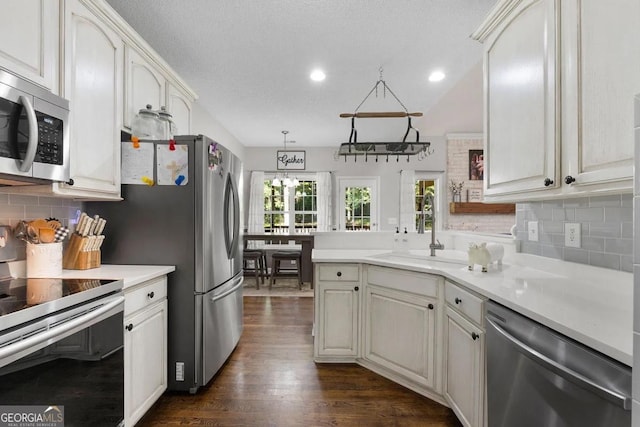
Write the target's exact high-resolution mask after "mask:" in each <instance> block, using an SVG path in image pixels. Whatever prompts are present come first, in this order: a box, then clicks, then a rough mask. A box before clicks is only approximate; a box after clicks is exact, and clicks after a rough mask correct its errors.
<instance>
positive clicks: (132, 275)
mask: <svg viewBox="0 0 640 427" xmlns="http://www.w3.org/2000/svg"><path fill="white" fill-rule="evenodd" d="M9 266H10V270H11V275H12V276H13V277H25V276H26V275H25V272H26V269H25V262H24V261H15V262H11V263H9ZM175 269H176V267H175V266H173V265H102V266H100V267H98V268H91V269H88V270H62V275H61V276H60V277H61V278H63V279H105V280H108V279H118V280H120V279H122V281H123V289H127V288H129V287H131V286H135V285H137V284H139V283H142V282H145V281H147V280H150V279H153V278H155V277H158V276H164V275H165V274H168V273H171V272H172V271H175Z"/></svg>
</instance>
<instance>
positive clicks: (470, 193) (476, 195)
mask: <svg viewBox="0 0 640 427" xmlns="http://www.w3.org/2000/svg"><path fill="white" fill-rule="evenodd" d="M467 202H471V203H478V202H482V190H481V189H479V188H473V189H469V190H467Z"/></svg>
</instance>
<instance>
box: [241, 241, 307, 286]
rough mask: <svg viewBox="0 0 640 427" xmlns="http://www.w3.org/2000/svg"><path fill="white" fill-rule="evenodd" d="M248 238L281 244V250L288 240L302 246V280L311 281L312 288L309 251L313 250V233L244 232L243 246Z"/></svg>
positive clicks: (284, 248)
mask: <svg viewBox="0 0 640 427" xmlns="http://www.w3.org/2000/svg"><path fill="white" fill-rule="evenodd" d="M250 240H261V241H264V242H267V243H272V244H281V245H282V247H283V248H282V250H287V247H286V246H287V245H288V244H289V242H290V241H294V242H295V244H296V245H301V247H302V281H303V282H309V283H311V289H313V284H314V283H313V264H312V263H311V251H312V250H313V234H288V233H285V234H283V233H248V232H245V233H244V242H245V247H247V243H248V242H249V241H250Z"/></svg>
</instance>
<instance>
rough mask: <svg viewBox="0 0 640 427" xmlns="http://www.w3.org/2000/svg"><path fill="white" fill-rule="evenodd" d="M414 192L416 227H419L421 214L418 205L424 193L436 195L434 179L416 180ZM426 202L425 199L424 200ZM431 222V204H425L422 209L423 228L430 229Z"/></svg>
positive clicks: (419, 205) (420, 203) (420, 204)
mask: <svg viewBox="0 0 640 427" xmlns="http://www.w3.org/2000/svg"><path fill="white" fill-rule="evenodd" d="M415 194H416V201H415V206H416V208H415V209H416V216H415V218H416V228H419V227H420V221H421V215H420V207H421V206H422V202H423V200H424V196H425V195H431V196H433V197H434V200H435V197H436V194H435V181H432V180H417V181H416V186H415ZM425 202H426V201H425ZM432 224H433V213H432V209H431V206H428V205H425V209H424V228H425V230H431V227H432Z"/></svg>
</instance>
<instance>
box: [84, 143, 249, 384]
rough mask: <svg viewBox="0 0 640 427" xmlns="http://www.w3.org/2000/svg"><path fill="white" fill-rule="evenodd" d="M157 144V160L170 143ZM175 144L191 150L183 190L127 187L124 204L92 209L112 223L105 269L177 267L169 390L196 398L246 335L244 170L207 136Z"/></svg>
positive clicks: (171, 299) (172, 280)
mask: <svg viewBox="0 0 640 427" xmlns="http://www.w3.org/2000/svg"><path fill="white" fill-rule="evenodd" d="M153 144H154V150H153V153H154V154H153V155H154V156H156V157H158V156H159V154H158V152H159V151H160V150H156V148H158V147H157V146H158V145H169V144H170V142H169V141H154V142H153ZM175 144H176V145H175V147H179V148H182V147H181V146H183V145H186V146H187V150H188V165H187V171H184V170H182V171H181V173H184V175H183V177H182V178H179V179H178V180H177V184H174V185H153V186H149V185H136V184H129V185H122V197H123V198H124V201H121V202H91V203H87V206H86V210H87V212H90V213H91V214H98V215H100V216H101V217H103V218H105V219H106V220H107V228H106V229H105V232H104V234H105V235H106V239H105V242H104V244H103V246H102V262H103V263H104V264H155V265H175V266H176V271H175V272H173V273H171V274H169V282H168V303H169V313H168V324H169V326H168V327H169V339H168V346H169V349H168V365H169V372H168V378H169V384H168V387H169V389H170V390H180V391H189V392H191V393H195V392H196V391H197V390H198V388H199V387H201V386H203V385H205V384H206V383H208V382H209V380H211V378H212V377H213V376H214V375H215V373H216V372H217V371H218V370H219V369H220V367H221V366H222V365H223V364H224V362H225V361H226V360H227V358H228V357H229V355H230V354H231V353H232V351H233V349H234V348H235V346H236V345H237V343H238V340H239V339H240V335H241V333H242V326H243V325H242V281H243V278H242V247H243V244H242V233H241V227H240V219H241V218H242V214H241V203H242V186H243V185H242V164H241V162H240V160H239V159H238V158H237V157H236V156H234V155H233V154H232V153H231V152H230V151H229V150H227V149H226V148H224V147H223V146H222V145H220V144H217V143H216V142H215V141H213V140H211V139H209V138H207V137H205V136H202V135H198V136H176V137H175ZM161 149H162V150H166V149H167V147H161ZM156 161H157V158H154V165H156ZM159 167H161V166H156V169H155V171H154V174H155V175H154V180H155V181H156V183H157V179H158V170H157V168H159ZM161 172H162V171H161ZM178 184H180V185H178Z"/></svg>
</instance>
